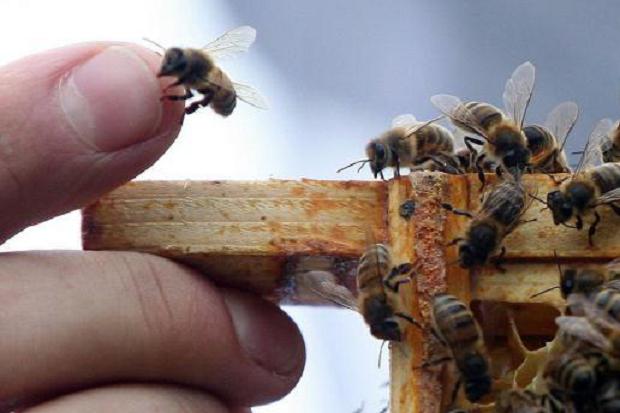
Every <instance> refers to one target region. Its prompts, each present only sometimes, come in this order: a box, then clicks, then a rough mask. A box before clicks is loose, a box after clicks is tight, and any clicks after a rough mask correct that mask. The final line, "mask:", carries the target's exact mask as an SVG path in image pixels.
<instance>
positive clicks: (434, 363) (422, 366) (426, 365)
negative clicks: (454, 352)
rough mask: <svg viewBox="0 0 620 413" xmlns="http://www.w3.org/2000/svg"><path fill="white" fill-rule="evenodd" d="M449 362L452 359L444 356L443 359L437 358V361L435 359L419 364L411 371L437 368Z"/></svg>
mask: <svg viewBox="0 0 620 413" xmlns="http://www.w3.org/2000/svg"><path fill="white" fill-rule="evenodd" d="M451 360H452V357H450V356H445V357H441V358H438V359H435V360H429V361H425V362H424V363H422V364H420V365H419V366H418V367H414V368H413V369H414V370H417V369H427V368H429V367H432V366H437V365H439V364H443V363H446V362H448V361H451Z"/></svg>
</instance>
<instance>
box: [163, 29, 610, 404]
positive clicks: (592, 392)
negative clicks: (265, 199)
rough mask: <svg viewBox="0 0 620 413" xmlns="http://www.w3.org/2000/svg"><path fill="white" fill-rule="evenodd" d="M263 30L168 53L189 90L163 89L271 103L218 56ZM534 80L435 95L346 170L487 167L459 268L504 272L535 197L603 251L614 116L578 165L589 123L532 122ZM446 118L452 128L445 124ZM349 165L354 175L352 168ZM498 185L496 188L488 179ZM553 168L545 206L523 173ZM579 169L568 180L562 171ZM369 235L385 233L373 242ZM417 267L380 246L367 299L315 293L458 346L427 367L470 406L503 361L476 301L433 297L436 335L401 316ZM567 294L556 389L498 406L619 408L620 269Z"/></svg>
mask: <svg viewBox="0 0 620 413" xmlns="http://www.w3.org/2000/svg"><path fill="white" fill-rule="evenodd" d="M255 36H256V32H255V30H254V29H252V28H251V27H249V26H242V27H239V28H236V29H233V30H231V31H229V32H227V33H225V34H224V35H222V36H220V37H219V38H218V39H216V40H215V41H213V42H211V43H209V44H208V45H207V46H205V47H204V48H202V49H181V48H170V49H164V56H163V62H162V66H161V70H160V73H159V75H160V76H172V77H174V78H176V81H174V82H173V83H172V84H170V85H169V86H168V87H167V88H166V90H168V89H170V88H172V87H175V86H182V87H184V88H185V91H186V93H185V94H183V95H178V96H177V95H167V94H164V96H163V97H162V98H163V99H170V100H187V99H190V98H192V97H193V92H194V91H195V92H198V93H199V94H201V95H202V97H201V99H200V100H198V101H195V102H193V103H190V104H189V105H187V107H186V113H188V114H190V113H193V112H195V111H196V110H197V109H198V108H200V107H206V106H210V107H211V108H212V109H213V110H214V111H215V112H216V113H218V114H220V115H223V116H228V115H230V114H231V113H232V112H233V110H234V108H235V105H236V101H237V98H239V99H240V100H242V101H245V102H247V103H250V104H252V105H254V106H256V107H259V108H265V107H266V102H265V100H264V98H262V97H261V96H260V94H259V93H258V92H256V91H255V90H254V89H253V88H251V87H249V86H246V85H241V84H238V83H235V82H232V81H231V80H230V78H229V77H228V76H227V75H226V74H225V73H224V72H223V71H222V70H221V69H220V68H219V67H218V66H217V65H216V63H215V61H216V59H219V58H221V57H224V56H227V55H232V54H236V53H239V52H243V51H245V50H247V49H248V48H249V46H250V45H251V44H252V43H253V41H254V39H255ZM534 81H535V68H534V66H533V65H532V64H531V63H529V62H526V63H524V64H522V65H520V66H519V67H517V69H516V70H515V71H514V72H513V74H512V76H511V77H510V78H509V79H508V81H507V83H506V87H505V90H504V94H503V101H504V106H505V108H504V110H501V109H499V108H497V107H495V106H493V105H491V104H488V103H484V102H474V101H469V102H463V101H461V99H459V98H457V97H455V96H451V95H436V96H433V97H432V98H431V102H432V103H433V105H434V106H435V107H436V108H437V109H438V110H439V112H440V113H441V115H440V116H439V117H437V118H436V119H432V120H429V121H418V120H417V119H416V118H415V117H414V116H413V115H401V116H398V117H397V118H396V119H394V121H393V124H392V127H391V128H390V129H389V130H388V131H386V132H385V133H383V134H381V135H380V136H379V137H377V138H375V139H373V140H371V141H370V143H368V145H367V146H366V155H367V158H366V159H363V160H360V161H356V162H353V163H352V164H350V165H347V166H346V167H345V168H348V167H351V166H353V165H356V164H361V166H360V169H361V168H362V167H363V166H364V165H365V164H369V166H370V169H371V171H372V173H373V174H374V176H375V178H376V177H377V176H380V177H381V178H382V179H383V178H384V174H383V171H384V170H385V168H389V167H391V168H394V175H395V176H398V175H399V171H400V167H409V168H410V169H411V170H412V171H419V170H434V171H440V172H445V173H450V174H464V173H476V174H477V175H478V177H479V179H480V181H481V182H482V189H481V191H483V192H484V195H483V200H482V202H481V206H480V207H479V209H478V210H477V211H474V212H471V211H463V210H459V209H457V208H454V207H452V206H451V205H449V204H444V205H443V207H444V208H445V209H447V210H449V211H451V212H453V213H455V214H458V215H462V216H466V217H468V218H470V219H471V222H470V224H469V226H468V228H467V230H466V231H465V233H464V234H463V236H462V237H459V238H457V239H455V240H453V241H452V244H454V245H458V256H459V258H458V263H459V265H460V266H461V267H463V268H467V269H475V268H479V267H482V266H484V265H487V264H489V263H493V264H494V265H495V266H496V267H497V268H498V269H500V270H502V271H504V269H503V267H501V261H502V258H503V256H504V254H505V248H504V247H503V246H502V243H503V240H504V238H505V237H506V236H507V235H508V234H510V233H511V232H512V231H513V230H514V229H515V228H516V227H517V226H519V225H520V224H522V223H524V222H525V221H524V220H523V219H522V217H523V215H524V213H525V211H526V210H527V209H528V208H529V206H530V205H531V203H532V201H533V200H536V201H538V202H541V203H542V204H544V205H545V206H546V207H547V208H548V209H549V210H550V211H551V213H552V215H553V222H554V224H555V225H564V226H566V227H571V228H576V229H578V230H581V229H583V227H584V225H587V226H588V240H589V243H590V245H592V244H593V236H594V235H595V233H596V228H597V225H598V224H599V222H600V216H599V214H598V212H597V209H598V208H599V207H601V206H608V207H610V208H611V209H613V211H614V212H615V213H616V214H618V215H620V205H618V203H620V163H618V162H620V125H619V124H618V123H614V122H612V121H611V120H609V119H603V120H601V121H599V122H598V123H597V124H596V125H595V127H594V128H593V130H592V132H591V133H590V136H589V137H588V140H587V143H586V145H585V148H584V150H583V151H581V153H580V154H581V156H580V160H579V163H578V165H577V166H576V168H575V169H574V170H573V169H572V168H571V167H570V166H569V164H568V162H567V157H566V154H565V152H564V147H565V145H566V140H567V137H568V136H569V134H570V132H571V130H572V129H573V126H574V125H575V122H576V121H577V118H578V107H577V105H576V104H575V103H573V102H564V103H561V104H559V105H558V106H557V107H556V108H555V109H553V110H552V111H551V112H550V113H549V115H548V117H547V120H546V121H545V123H544V124H543V125H525V124H524V121H525V114H526V111H527V107H528V105H529V103H530V100H531V97H532V92H533V88H534V83H535V82H534ZM444 118H447V119H449V120H450V122H451V123H452V127H451V128H448V127H445V126H442V125H440V124H439V122H440V120H441V119H444ZM345 168H342V169H345ZM488 172H492V173H495V174H497V175H498V177H499V181H498V183H497V184H495V185H494V186H492V187H491V188H489V189H487V190H486V191H485V190H484V188H485V185H486V180H485V173H488ZM528 173H542V174H548V175H549V176H550V177H551V179H553V180H554V182H555V183H556V185H557V186H558V188H557V189H556V190H553V191H551V192H549V193H548V194H547V197H546V199H542V198H539V197H538V195H537V193H536V188H528V187H526V185H525V184H524V183H523V182H522V177H523V175H524V174H528ZM557 173H563V174H567V175H566V176H564V177H563V178H561V179H560V180H558V179H557V177H556V176H554V175H552V174H557ZM369 238H370V239H371V238H372V237H369ZM415 273H416V268H415V265H413V264H411V263H400V264H397V263H395V262H393V259H392V257H391V254H390V249H389V247H388V246H386V245H384V244H381V243H376V242H372V241H369V242H368V247H367V249H366V251H365V252H364V254H363V255H362V256H361V258H360V260H359V266H358V268H357V289H358V296H357V297H354V296H353V295H352V294H351V293H350V291H349V290H347V289H346V288H344V287H342V286H339V285H338V284H336V283H334V282H333V280H330V279H328V278H326V279H320V280H319V279H317V280H316V282H315V284H314V285H313V290H314V292H315V293H317V294H318V295H320V296H321V297H323V298H327V299H329V300H330V301H333V302H336V303H338V304H339V305H342V306H345V307H347V308H351V309H354V310H356V311H359V312H360V313H361V314H362V315H363V317H364V320H365V321H366V323H367V324H368V325H369V327H370V332H371V334H372V335H373V336H375V337H376V338H378V339H381V340H386V341H395V342H398V341H401V340H403V338H404V331H405V329H406V328H407V326H414V327H415V328H419V329H422V330H428V331H429V332H430V333H431V335H432V336H433V337H435V340H436V341H437V342H438V343H439V344H440V345H441V347H442V348H444V349H445V355H444V356H442V357H439V358H436V359H434V360H431V361H429V362H427V363H425V364H424V365H422V366H420V367H421V368H428V367H430V366H432V365H435V364H439V363H444V362H453V363H454V365H455V366H456V369H457V370H458V372H459V376H460V379H459V380H458V382H457V385H456V386H455V389H454V392H453V398H452V400H453V402H454V400H456V397H457V394H458V393H459V391H460V389H461V388H462V389H463V393H464V396H465V398H466V399H467V400H468V401H469V402H471V403H476V402H479V401H481V400H483V399H484V398H485V397H488V395H490V394H491V393H492V392H493V390H494V387H495V384H494V379H493V378H492V377H491V373H490V370H491V362H490V358H489V356H488V352H487V350H486V348H485V343H484V340H483V335H482V331H481V328H480V326H479V324H478V322H477V321H476V319H475V318H474V316H473V314H472V312H471V311H470V309H469V308H468V306H467V305H466V304H464V303H462V302H461V301H459V300H458V299H457V298H456V297H454V296H452V295H448V294H445V293H441V294H437V295H435V296H434V297H432V320H431V326H430V328H427V327H425V326H424V325H423V324H422V323H420V322H419V321H417V320H415V319H414V318H413V317H412V316H410V315H409V314H407V313H406V311H401V310H400V308H403V306H402V303H401V302H400V296H399V289H400V286H401V285H403V284H406V283H408V282H410V281H411V279H412V277H413V276H414V275H415ZM558 288H560V290H561V294H562V297H563V298H564V299H565V300H566V311H565V315H563V316H561V317H559V318H557V320H556V323H557V324H558V325H559V330H558V333H557V336H556V338H555V340H554V342H553V346H552V351H550V353H549V357H548V358H547V362H546V363H545V365H544V366H543V367H542V368H541V373H540V374H541V377H542V381H543V382H544V383H545V385H544V389H543V390H540V389H538V390H537V391H535V390H533V389H521V388H513V389H509V390H503V391H501V392H496V393H497V397H496V399H495V410H496V412H500V413H508V412H514V413H516V412H523V413H542V412H604V413H611V412H620V265H619V262H618V261H614V262H612V263H610V264H609V265H607V266H587V267H583V268H567V269H565V270H561V271H560V282H559V286H558Z"/></svg>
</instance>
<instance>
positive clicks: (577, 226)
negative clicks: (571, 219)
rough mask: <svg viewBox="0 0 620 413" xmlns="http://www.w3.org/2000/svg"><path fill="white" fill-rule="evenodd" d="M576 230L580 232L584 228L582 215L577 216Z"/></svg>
mask: <svg viewBox="0 0 620 413" xmlns="http://www.w3.org/2000/svg"><path fill="white" fill-rule="evenodd" d="M575 228H577V229H578V230H581V229H582V228H583V219H582V218H581V215H577V222H575Z"/></svg>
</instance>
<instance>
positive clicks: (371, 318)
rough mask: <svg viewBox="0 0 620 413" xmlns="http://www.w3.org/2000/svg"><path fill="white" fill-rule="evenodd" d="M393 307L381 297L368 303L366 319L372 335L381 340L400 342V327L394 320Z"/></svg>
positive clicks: (365, 313)
mask: <svg viewBox="0 0 620 413" xmlns="http://www.w3.org/2000/svg"><path fill="white" fill-rule="evenodd" d="M393 314H394V311H393V310H392V307H391V306H390V305H389V304H388V303H387V302H386V301H385V299H382V298H380V297H377V296H375V297H373V298H371V299H370V300H368V301H367V304H366V308H365V309H364V319H365V320H366V322H367V323H368V325H369V326H370V333H371V334H372V335H373V336H374V337H376V338H378V339H381V340H389V341H400V340H401V334H400V326H399V324H398V322H397V321H396V320H394V318H393Z"/></svg>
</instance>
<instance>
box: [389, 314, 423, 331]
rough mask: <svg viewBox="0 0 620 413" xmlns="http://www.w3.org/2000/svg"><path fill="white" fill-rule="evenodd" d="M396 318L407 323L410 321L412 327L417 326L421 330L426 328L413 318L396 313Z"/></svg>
mask: <svg viewBox="0 0 620 413" xmlns="http://www.w3.org/2000/svg"><path fill="white" fill-rule="evenodd" d="M394 316H395V317H399V318H402V319H403V320H405V321H408V322H409V323H411V324H412V325H414V326H416V327H417V328H419V329H420V330H424V326H423V325H422V324H421V323H420V322H419V321H418V320H416V319H415V318H413V317H411V316H410V315H407V314H403V313H394Z"/></svg>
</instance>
